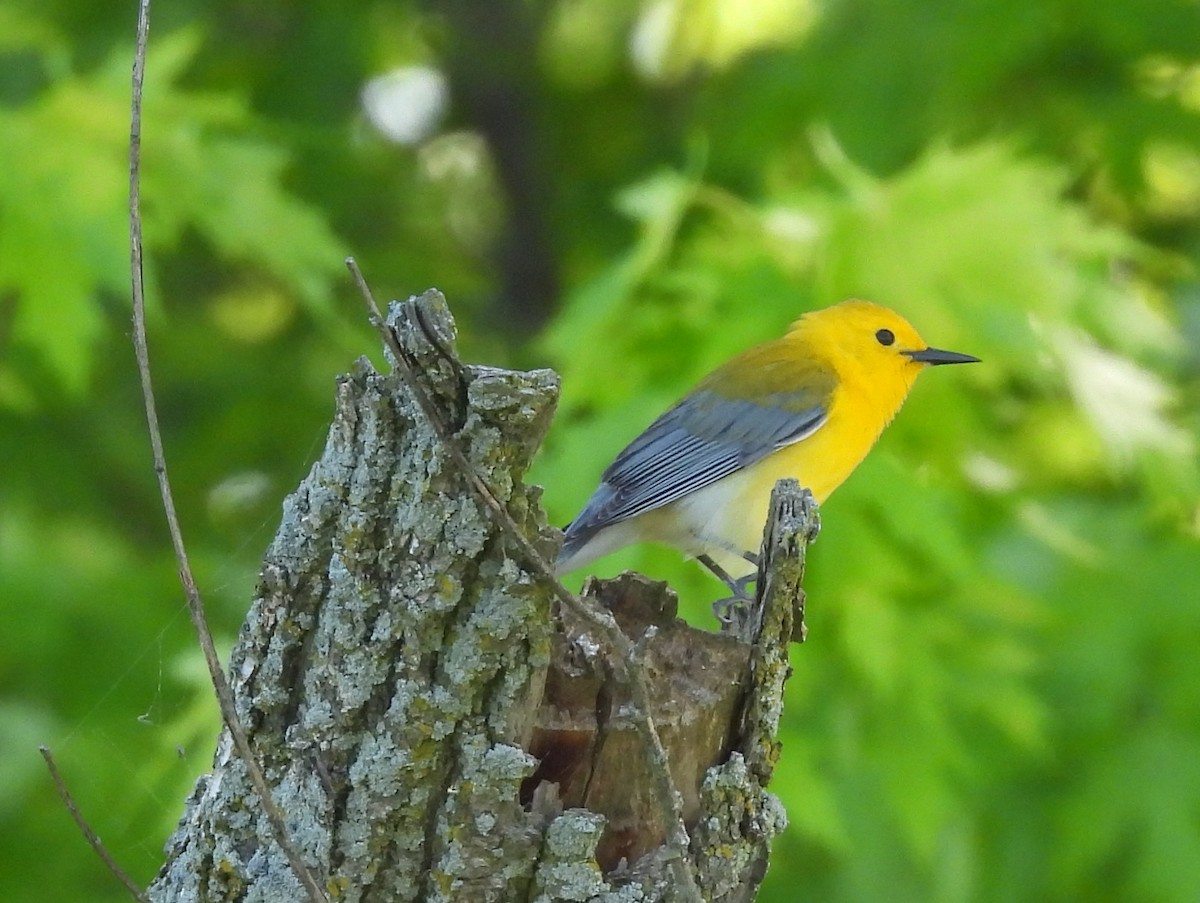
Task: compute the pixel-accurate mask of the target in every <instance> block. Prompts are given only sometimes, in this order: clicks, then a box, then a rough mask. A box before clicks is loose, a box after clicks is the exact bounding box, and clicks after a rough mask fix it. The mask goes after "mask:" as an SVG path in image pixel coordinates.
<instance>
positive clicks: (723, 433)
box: [567, 389, 829, 540]
mask: <svg viewBox="0 0 1200 903" xmlns="http://www.w3.org/2000/svg"><path fill="white" fill-rule="evenodd" d="M793 400H794V399H793ZM828 413H829V412H828V407H827V402H826V401H824V400H822V401H816V400H814V401H813V403H811V404H808V405H806V406H801V407H800V409H799V410H797V409H796V406H795V405H794V404H792V405H788V406H786V407H785V406H777V405H774V404H767V405H761V404H756V403H754V402H751V401H744V400H731V399H727V398H723V397H721V396H720V395H718V394H716V393H714V392H711V391H708V390H705V389H698V390H697V391H695V392H693V393H692V394H691V395H688V396H687V397H686V398H684V399H683V400H682V401H681V402H679V403H678V404H677V405H675V407H673V408H671V409H670V410H669V411H667V412H666V413H665V414H663V415H662V416H661V417H659V418H658V419H657V420H655V421H654V423H652V424H651V425H650V426H649V427H648V428H647V429H646V430H645V432H643V433H642V434H641V435H640V436H638V437H637V438H636V439H634V440H633V442H631V443H630V444H629V445H628V446H627V447H626V448H625V450H624V451H622V452H621V453H620V454H619V455H618V456H617V459H616V460H615V461H613V463H612V464H611V465H610V466H609V467H608V469H607V470H605V471H604V476H603V478H602V482H601V484H600V487H599V489H597V490H596V493H595V494H594V495H593V496H592V498H591V500H590V501H589V502H588V504H587V505H586V506H585V507H584V509H583V511H582V512H580V514H579V516H578V517H577V518H576V519H575V520H574V521H572V522H571V524H570V525H569V526H568V527H567V536H568V540H570V539H572V538H574V537H575V536H578V537H579V539H583V538H585V537H586V536H587V535H590V534H592V533H594V532H595V531H596V530H599V529H600V528H602V527H605V526H608V525H609V524H613V523H616V522H618V521H622V520H627V519H629V518H632V517H637V516H638V515H639V514H644V513H645V512H647V511H653V510H654V509H655V508H661V507H663V506H664V505H668V504H670V503H671V502H673V501H675V500H676V499H679V498H681V497H682V496H684V495H687V494H688V493H691V492H695V491H696V490H697V489H702V488H704V487H705V486H708V485H710V484H712V483H715V482H716V481H717V480H719V479H721V478H722V477H726V476H729V475H730V474H731V473H734V472H735V471H738V470H741V469H742V468H745V467H749V466H750V465H752V464H754V463H755V462H757V461H760V460H762V459H763V458H765V457H766V456H767V455H769V454H771V453H772V452H775V451H778V450H779V449H781V448H783V447H785V446H787V445H791V444H792V443H794V442H799V441H801V440H803V439H805V438H807V437H808V436H811V435H812V434H813V433H814V432H815V431H816V430H818V429H820V428H821V426H822V424H824V423H825V420H826V418H827V417H828Z"/></svg>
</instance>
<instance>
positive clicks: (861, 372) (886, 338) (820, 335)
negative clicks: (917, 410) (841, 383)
mask: <svg viewBox="0 0 1200 903" xmlns="http://www.w3.org/2000/svg"><path fill="white" fill-rule="evenodd" d="M788 338H789V339H793V340H796V341H800V342H802V343H803V344H804V345H805V346H806V348H807V349H808V351H809V353H811V354H814V355H816V356H819V357H821V358H822V359H824V360H825V361H826V362H827V363H828V364H830V365H831V366H832V367H833V368H834V369H835V370H836V371H837V372H838V375H839V376H841V377H842V378H843V379H854V378H856V377H862V378H865V379H868V380H870V381H872V382H874V381H878V380H881V379H882V380H894V381H896V382H897V383H898V384H903V385H904V387H905V390H906V391H907V388H908V387H909V386H911V385H912V382H913V380H915V379H916V377H917V374H918V373H919V372H920V371H921V370H923V369H924V368H925V367H927V366H931V365H936V364H966V363H972V362H977V361H978V360H979V358H976V357H972V356H971V355H969V354H960V353H958V352H957V351H943V350H941V349H940V348H930V347H929V345H927V344H926V343H925V340H924V339H922V338H921V336H920V335H919V334H918V333H917V331H916V330H915V329H913V327H912V325H911V324H910V323H909V322H908V321H907V320H906V319H904V317H902V316H900V315H899V314H898V313H896V312H895V311H893V310H888V309H887V308H886V307H883V306H881V305H879V304H873V303H871V302H870V301H858V300H853V301H843V302H842V303H841V304H835V305H833V307H827V308H825V309H824V310H815V311H812V312H811V313H807V314H805V315H804V316H802V317H801V318H800V319H799V320H797V321H796V322H795V323H794V324H792V328H791V331H790V332H789V334H788Z"/></svg>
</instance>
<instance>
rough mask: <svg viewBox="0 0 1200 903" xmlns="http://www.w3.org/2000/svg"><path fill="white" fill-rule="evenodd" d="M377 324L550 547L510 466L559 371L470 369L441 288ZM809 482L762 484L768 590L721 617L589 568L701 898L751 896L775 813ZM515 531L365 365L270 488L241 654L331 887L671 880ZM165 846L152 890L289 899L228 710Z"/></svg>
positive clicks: (634, 752) (246, 705)
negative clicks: (718, 629)
mask: <svg viewBox="0 0 1200 903" xmlns="http://www.w3.org/2000/svg"><path fill="white" fill-rule="evenodd" d="M389 322H391V323H392V325H393V326H394V328H395V330H396V333H397V335H398V337H399V339H400V342H401V344H402V345H403V346H404V347H405V348H406V349H407V350H408V351H410V352H411V353H412V354H413V355H415V357H416V358H417V360H418V361H419V362H420V365H421V368H422V371H421V374H420V378H421V379H422V381H423V382H424V384H425V385H426V386H427V388H428V389H429V391H430V392H431V393H432V395H433V396H434V397H435V398H436V399H437V400H438V403H439V405H440V406H441V409H442V410H443V411H444V412H445V415H446V419H447V420H448V421H449V422H450V423H451V424H452V426H453V428H454V429H455V441H456V442H457V443H458V444H459V446H460V447H461V448H462V449H463V450H464V452H465V453H466V455H467V458H468V459H469V460H470V461H471V462H472V464H473V466H474V467H475V468H476V469H477V470H478V472H479V474H481V475H482V477H483V479H484V480H485V482H486V483H487V484H488V485H490V486H491V487H492V489H493V491H494V492H495V494H496V495H497V497H498V498H499V499H500V501H501V502H502V503H503V504H504V505H506V507H507V509H508V511H509V512H510V514H511V515H512V516H513V518H514V519H515V520H516V522H517V523H518V524H519V525H520V526H521V528H522V529H523V530H524V531H525V535H526V536H528V537H529V538H530V539H531V540H533V541H534V543H535V544H536V545H537V546H538V548H539V549H541V550H542V551H543V552H544V553H545V555H546V557H548V558H553V554H554V551H555V548H556V544H557V542H558V538H557V531H555V530H554V529H552V528H549V527H548V526H547V524H546V519H545V516H544V514H543V513H542V511H541V508H540V506H539V497H540V489H539V488H538V487H529V486H526V485H524V483H522V476H523V474H524V472H525V470H526V468H527V466H528V464H529V462H530V460H531V458H532V457H533V455H534V453H535V451H536V450H537V447H538V445H539V443H540V442H541V439H542V437H543V435H544V433H545V431H546V429H547V428H548V426H549V422H550V418H551V415H552V413H553V410H554V404H555V401H556V398H557V391H558V387H557V378H556V376H555V375H554V374H553V373H552V372H550V371H546V370H538V371H532V372H528V373H519V372H511V371H503V370H496V369H492V368H486V367H464V366H462V365H461V364H459V363H458V362H457V360H456V358H454V356H453V322H452V320H451V318H450V315H449V312H448V310H447V308H446V305H445V301H444V299H443V298H442V297H441V295H440V294H438V293H437V292H427V293H426V294H425V295H423V296H421V298H419V299H416V300H414V301H409V302H407V303H405V304H403V305H393V308H392V311H391V314H390V316H389ZM422 324H423V325H422ZM429 328H432V330H433V331H434V332H436V333H437V334H438V345H439V346H440V347H435V346H434V345H432V344H431V343H430V342H429V341H428V337H427V335H428V334H427V332H426V330H428V329H429ZM445 351H448V352H449V354H446V353H445ZM809 498H810V497H808V496H807V494H804V493H801V492H800V490H799V488H798V487H795V486H794V485H793V486H791V487H786V486H784V485H783V484H781V487H780V488H778V489H777V491H776V508H777V515H776V516H774V517H773V518H772V522H771V529H770V531H769V535H768V542H767V543H766V545H765V546H764V550H765V552H766V554H765V555H764V558H763V573H762V574H761V575H760V580H759V583H760V587H761V589H762V591H763V592H761V593H760V598H761V601H762V605H761V607H760V606H744V607H740V608H738V609H736V610H735V611H734V614H735V615H736V617H734V618H733V619H732V621H733V622H735V623H734V624H733V625H732V627H731V629H728V630H727V631H726V632H725V633H724V634H721V635H718V634H712V633H708V632H705V631H699V630H694V629H693V628H690V627H687V626H686V625H684V624H683V623H682V622H680V621H678V620H677V619H676V618H675V599H674V595H673V594H672V593H671V591H670V590H669V589H668V588H667V587H666V586H665V585H664V584H657V583H652V582H650V581H647V580H645V578H641V577H638V576H636V575H626V576H624V577H622V578H619V579H618V580H615V581H607V582H601V581H592V582H591V583H590V584H589V586H588V587H587V588H586V590H585V595H586V596H588V597H590V598H591V599H593V600H594V601H595V603H596V604H603V605H607V606H609V607H610V608H611V609H612V611H613V612H614V615H615V616H616V617H617V620H618V622H619V623H620V624H621V626H622V628H623V629H624V630H625V632H626V633H627V634H628V635H629V636H630V637H631V638H633V639H634V640H635V641H636V643H637V647H636V648H637V649H638V651H639V658H640V661H639V666H640V667H641V668H642V669H643V672H644V674H645V676H646V679H647V680H648V681H649V682H650V685H651V691H652V692H651V695H652V698H653V699H654V700H655V702H654V706H653V712H652V714H653V717H654V719H655V722H656V724H657V725H658V729H659V733H660V735H661V737H662V739H663V742H664V745H665V746H666V748H667V751H668V755H669V758H670V762H671V772H672V776H673V778H674V780H675V784H676V787H677V788H678V790H679V791H680V794H681V797H682V799H683V801H684V814H685V818H686V822H687V825H688V828H689V833H690V836H691V849H690V851H689V852H690V856H691V859H692V862H693V866H694V869H695V874H696V878H697V883H698V884H699V886H700V888H701V891H702V893H703V896H704V898H705V899H706V900H729V901H733V900H750V899H753V897H754V894H755V891H756V889H757V887H758V885H759V883H760V882H761V880H762V876H763V874H764V873H765V870H766V864H767V859H768V854H769V848H770V841H771V838H772V837H773V836H774V835H775V834H776V833H777V832H778V831H779V830H780V829H781V828H782V826H783V824H784V820H785V819H784V813H783V811H782V808H781V806H780V805H779V803H778V801H777V800H776V799H775V798H774V797H773V796H772V795H771V794H769V793H768V792H767V791H766V789H765V788H766V785H767V783H768V781H769V780H770V777H771V773H772V771H773V769H774V765H775V762H776V760H777V759H778V756H779V747H778V741H777V740H776V731H777V728H778V721H779V714H780V710H781V706H782V692H783V684H784V681H785V680H786V677H787V673H788V671H787V641H788V638H790V637H791V636H792V634H793V629H794V628H793V622H794V619H795V618H802V616H803V608H802V602H803V592H802V590H801V588H800V583H801V578H802V575H803V562H804V548H805V544H806V542H807V540H808V539H809V538H810V537H811V535H813V533H814V532H815V524H816V519H815V511H814V510H813V508H812V506H811V505H810V503H809ZM513 549H514V546H512V544H510V543H508V542H507V541H506V538H505V536H504V535H503V533H502V532H501V530H500V529H499V528H498V526H497V524H496V523H494V521H493V519H492V517H491V516H490V515H489V512H488V511H487V510H486V509H485V508H484V507H483V506H482V505H481V504H479V502H478V501H477V499H476V498H475V497H474V496H473V494H472V491H471V490H470V488H469V487H468V484H467V481H466V479H465V478H464V475H463V474H462V473H461V472H460V469H459V468H458V467H457V466H456V465H455V462H454V461H453V460H452V459H451V458H450V457H449V456H448V455H447V453H446V450H445V448H444V447H443V445H442V443H440V441H439V440H438V438H437V435H436V433H435V432H434V430H433V429H432V428H431V426H430V424H429V423H428V422H427V420H426V418H425V417H424V416H423V414H422V412H421V411H420V409H419V408H418V406H417V405H416V404H415V402H414V400H413V399H412V398H411V397H409V395H408V393H407V392H406V390H405V389H404V385H403V383H402V381H401V380H400V379H399V377H398V376H397V375H395V374H387V375H381V374H379V373H377V372H375V371H374V370H373V369H372V368H371V366H370V365H369V364H368V363H367V362H366V361H365V360H363V361H359V362H358V364H357V365H356V366H355V368H354V370H353V372H352V373H350V374H348V375H346V376H344V377H343V378H342V379H341V380H340V381H339V383H338V388H337V410H336V413H335V415H334V420H333V424H332V426H331V428H330V432H329V438H328V441H327V444H326V447H325V451H324V453H323V455H322V457H321V459H320V460H319V461H318V462H317V463H316V465H314V467H313V469H312V472H311V473H310V474H309V476H308V477H307V478H306V479H305V480H304V482H303V483H302V484H301V485H300V487H299V488H298V489H297V490H296V491H295V492H294V493H293V494H292V495H291V496H289V498H288V499H287V501H286V502H285V504H284V512H283V520H282V523H281V525H280V528H279V531H278V533H277V535H276V537H275V539H274V541H273V542H272V544H271V546H270V548H269V549H268V550H267V553H266V557H265V561H264V564H263V568H262V573H261V578H260V581H259V586H258V590H257V593H256V598H255V600H254V602H253V605H252V606H251V609H250V612H249V614H248V616H247V619H246V622H245V624H244V626H243V628H242V631H241V635H240V637H239V640H238V642H237V644H236V646H235V648H234V651H233V654H232V657H231V663H230V672H231V679H232V682H233V688H234V692H235V695H236V700H237V708H238V712H239V713H240V715H241V718H242V719H243V721H244V722H245V725H246V727H247V730H248V732H249V734H250V737H251V740H252V744H253V746H254V748H255V750H256V751H257V754H258V757H259V759H260V761H261V762H262V765H263V767H264V770H265V772H266V774H267V777H268V779H269V780H270V782H271V784H272V786H273V787H275V798H276V801H277V802H278V804H279V805H280V807H281V808H282V809H283V811H284V812H285V813H286V814H287V818H288V823H289V828H290V831H291V834H292V837H293V839H294V841H295V842H296V843H297V844H298V845H299V847H300V849H301V850H302V851H303V853H304V856H305V858H306V861H307V862H308V864H309V867H310V868H311V869H312V870H313V872H314V874H315V875H316V876H317V878H318V881H319V882H320V883H321V884H322V885H323V886H324V887H325V888H326V889H327V892H328V894H329V896H330V898H331V899H335V900H350V901H359V900H362V901H369V900H386V901H437V900H466V901H517V900H537V901H559V900H562V901H585V900H586V901H613V903H615V901H634V900H645V901H654V900H664V901H665V900H671V899H673V898H674V897H673V893H674V888H673V882H672V881H671V879H670V873H669V870H668V869H667V868H666V865H665V863H666V856H667V855H668V850H667V848H666V847H664V846H663V837H664V830H665V829H664V822H663V819H662V814H661V813H660V812H658V810H657V808H656V806H655V804H654V796H653V794H652V793H651V792H650V790H649V789H648V788H649V786H651V785H650V782H649V781H648V779H647V777H646V770H647V768H648V767H649V766H648V765H647V761H648V760H647V759H646V757H645V756H644V755H643V754H642V748H641V745H640V744H641V737H640V735H639V734H637V733H636V732H635V730H634V729H633V727H632V724H631V721H630V719H629V717H628V697H627V694H626V693H625V689H624V688H623V687H622V686H619V685H616V684H615V683H614V681H613V680H611V679H610V676H609V675H610V673H611V670H610V668H609V667H608V658H607V656H606V650H604V649H603V648H602V645H601V644H600V643H599V642H598V641H597V640H596V638H594V637H592V636H590V635H589V634H588V631H587V629H586V628H585V627H584V626H582V625H581V624H579V623H577V619H573V618H572V617H571V616H570V615H569V613H566V612H560V611H559V610H558V607H557V605H555V604H553V603H552V598H553V595H552V593H551V591H550V589H549V588H548V586H547V585H546V583H545V581H544V580H543V579H542V578H540V577H538V576H537V574H538V571H537V570H536V569H535V568H533V567H532V566H531V565H530V564H529V563H528V562H524V561H520V560H517V558H515V557H514V556H515V555H516V553H515V552H514V551H513ZM763 597H765V598H763ZM796 623H797V624H799V623H800V622H799V621H796ZM796 630H797V633H798V634H799V628H798V627H797V628H796ZM167 854H168V858H167V862H166V864H165V865H164V867H163V869H162V871H161V872H160V874H159V876H158V878H157V879H156V880H155V882H154V884H153V885H152V887H151V889H150V896H151V899H153V900H156V901H166V900H171V901H184V900H203V901H233V900H238V901H257V900H262V901H277V900H296V899H303V894H302V890H301V886H300V884H299V882H298V881H297V880H296V878H295V876H294V875H293V874H292V872H291V870H290V869H289V866H288V864H287V861H286V859H285V858H284V856H283V855H282V853H281V851H280V849H279V847H278V845H277V844H276V843H275V841H274V839H273V837H272V834H271V827H270V824H269V823H268V821H267V819H266V818H265V817H264V816H263V814H262V813H261V809H260V806H259V805H258V803H257V798H256V797H255V795H254V793H253V790H252V788H251V787H250V785H249V782H248V781H247V778H246V774H245V770H244V767H243V766H242V763H241V761H240V760H239V759H238V757H237V755H236V753H235V752H234V750H233V747H232V744H231V743H230V740H229V737H228V733H227V732H226V733H223V734H222V736H221V738H220V739H219V741H218V744H217V750H216V754H215V757H214V762H213V768H212V771H211V773H209V774H208V775H205V776H204V777H202V778H201V779H200V780H199V781H198V782H197V785H196V787H195V789H194V791H193V793H192V794H191V796H190V797H189V798H188V800H187V804H186V808H185V811H184V814H183V817H182V818H181V820H180V823H179V826H178V828H177V830H176V832H175V834H174V835H173V836H172V838H171V840H170V841H169V843H168V846H167Z"/></svg>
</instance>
